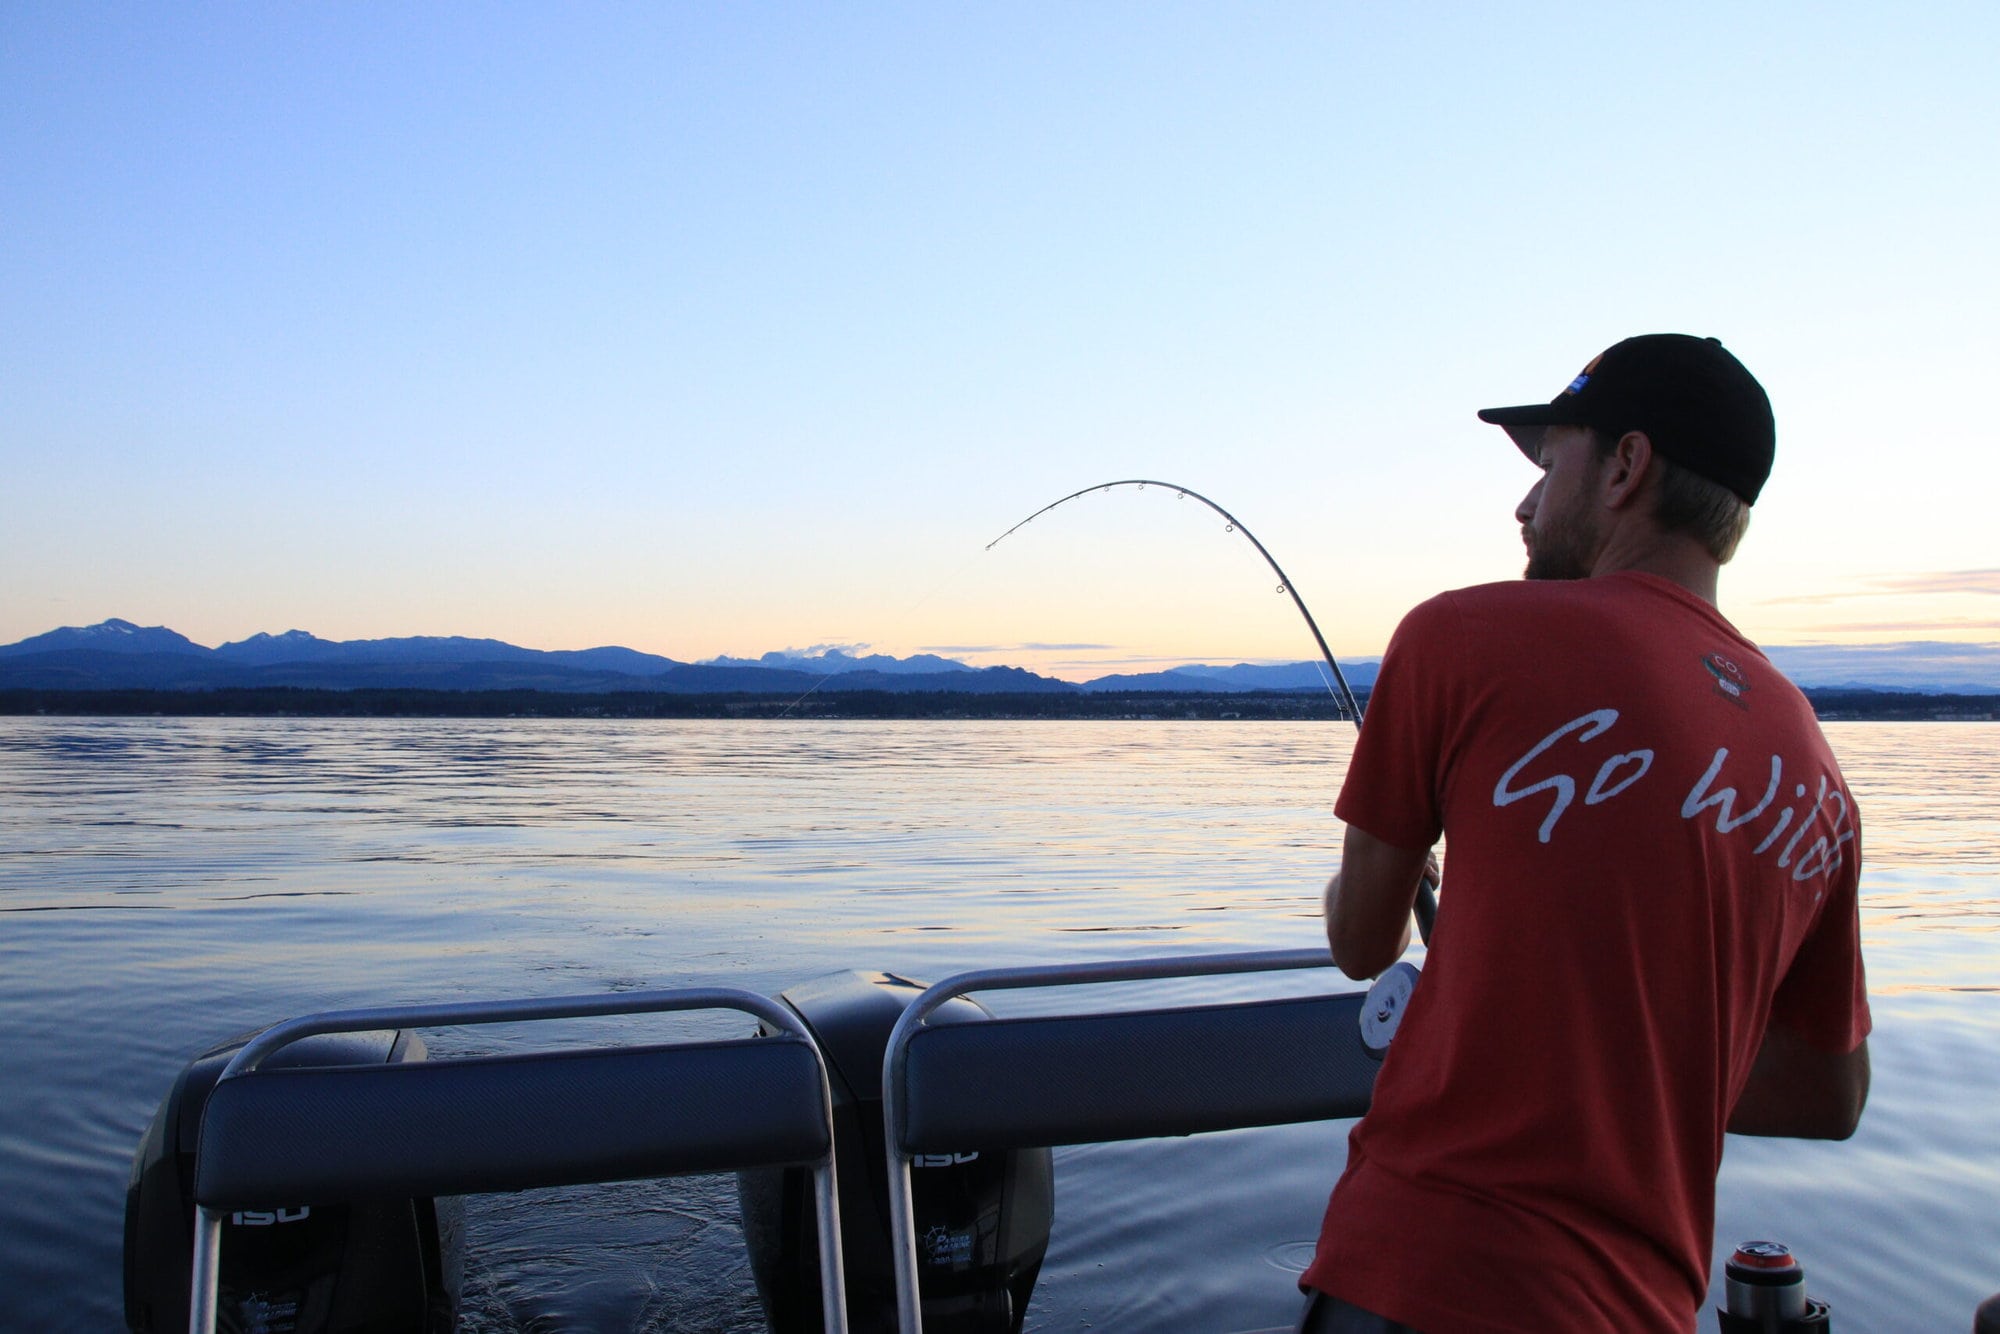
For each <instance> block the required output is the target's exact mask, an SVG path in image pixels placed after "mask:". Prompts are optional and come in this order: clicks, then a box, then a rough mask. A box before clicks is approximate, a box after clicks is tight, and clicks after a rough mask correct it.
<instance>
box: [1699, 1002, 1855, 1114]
mask: <svg viewBox="0 0 2000 1334" xmlns="http://www.w3.org/2000/svg"><path fill="white" fill-rule="evenodd" d="M1869 1080H1870V1070H1869V1064H1868V1044H1867V1042H1865V1041H1864V1042H1863V1043H1862V1044H1861V1045H1860V1046H1858V1047H1856V1048H1855V1049H1854V1050H1853V1051H1851V1052H1838V1053H1837V1052H1826V1051H1821V1050H1820V1049H1819V1048H1817V1047H1814V1046H1811V1045H1810V1044H1808V1043H1807V1042H1806V1041H1805V1040H1804V1039H1802V1038H1800V1037H1798V1036H1797V1035H1796V1034H1794V1033H1792V1032H1791V1031H1790V1030H1788V1029H1785V1028H1782V1027H1779V1026H1778V1025H1776V1024H1773V1025H1772V1026H1771V1027H1770V1029H1769V1030H1768V1031H1767V1032H1766V1033H1765V1034H1764V1044H1763V1046H1762V1047H1760V1048H1759V1049H1758V1051H1757V1063H1756V1065H1754V1066H1753V1067H1752V1068H1751V1070H1750V1078H1749V1081H1748V1082H1747V1083H1745V1084H1744V1086H1743V1093H1742V1095H1741V1096H1740V1097H1738V1098H1737V1100H1736V1107H1735V1109H1734V1110H1733V1111H1732V1112H1730V1114H1729V1127H1728V1128H1729V1133H1730V1134H1732V1135H1784V1136H1791V1137H1793V1138H1797V1139H1846V1138H1847V1137H1848V1136H1849V1135H1852V1134H1853V1133H1854V1128H1855V1127H1856V1126H1857V1125H1859V1124H1860V1122H1861V1109H1862V1108H1863V1107H1865V1106H1867V1105H1868V1084H1869Z"/></svg>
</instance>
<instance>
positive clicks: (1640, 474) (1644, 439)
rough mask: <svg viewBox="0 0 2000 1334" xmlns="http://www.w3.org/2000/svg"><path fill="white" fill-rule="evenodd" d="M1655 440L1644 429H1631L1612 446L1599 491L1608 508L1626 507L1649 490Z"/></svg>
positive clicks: (1602, 473)
mask: <svg viewBox="0 0 2000 1334" xmlns="http://www.w3.org/2000/svg"><path fill="white" fill-rule="evenodd" d="M1653 472H1654V468H1653V441H1652V437H1650V436H1648V435H1647V434H1646V433H1645V432H1644V431H1627V432H1626V433H1625V434H1624V435H1621V436H1619V437H1618V443H1616V444H1615V445H1613V446H1612V447H1611V454H1610V456H1609V457H1607V458H1606V459H1605V460H1604V465H1603V467H1602V468H1601V469H1600V470H1599V472H1598V487H1599V495H1600V496H1601V497H1602V499H1603V501H1604V504H1605V507H1606V508H1607V509H1614V510H1622V509H1626V508H1628V507H1630V506H1631V504H1632V503H1633V502H1634V501H1636V500H1637V499H1638V498H1639V497H1640V496H1641V495H1643V494H1645V490H1646V484H1647V479H1648V478H1649V477H1651V476H1652V474H1653Z"/></svg>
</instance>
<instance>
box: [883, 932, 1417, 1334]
mask: <svg viewBox="0 0 2000 1334" xmlns="http://www.w3.org/2000/svg"><path fill="white" fill-rule="evenodd" d="M1330 964H1331V960H1330V959H1329V958H1328V956H1327V952H1326V951H1325V950H1323V949H1313V950H1282V951H1269V952H1259V953H1246V954H1211V955H1194V956H1186V957H1181V958H1164V959H1158V958H1156V959H1140V960H1132V959H1125V960H1113V961H1105V962H1101V963H1079V964H1057V965H1048V966H1040V967H1024V968H997V969H985V970H981V971H976V972H969V973H960V974H958V975H957V976H954V977H949V978H946V979H945V980H944V981H942V982H939V983H938V984H937V985H935V986H933V987H931V988H929V989H928V990H926V991H925V992H923V993H922V994H921V995H920V996H918V997H917V998H916V1000H914V1001H912V1002H911V1004H910V1006H909V1008H908V1009H907V1010H905V1011H904V1013H903V1016H902V1018H901V1020H900V1021H899V1022H898V1023H897V1024H896V1027H895V1029H894V1031H893V1032H892V1033H891V1034H890V1037H889V1046H888V1049H887V1052H886V1053H885V1055H884V1058H883V1080H882V1098H883V1103H882V1107H883V1122H884V1135H885V1138H886V1140H887V1148H888V1154H889V1203H890V1231H891V1236H890V1251H891V1254H892V1256H893V1259H894V1263H895V1270H896V1275H895V1276H896V1305H897V1311H898V1320H899V1329H900V1331H901V1334H922V1330H923V1316H922V1305H921V1299H920V1294H919V1286H918V1277H917V1252H916V1227H915V1214H914V1211H913V1208H912V1197H911V1166H912V1163H913V1162H914V1160H915V1159H916V1158H917V1157H918V1156H919V1155H925V1154H955V1153H963V1152H981V1151H986V1150H998V1149H1010V1148H1027V1147H1054V1146H1057V1145H1063V1144H1091V1143H1108V1142H1111V1141H1116V1140H1131V1139H1150V1138H1154V1137H1156V1136H1165V1135H1191V1134H1199V1133H1202V1132H1205V1131H1212V1130H1227V1129H1236V1128H1241V1127H1248V1126H1266V1125H1284V1124H1290V1123H1293V1122H1301V1121H1319V1120H1331V1119H1336V1118H1343V1117H1356V1116H1360V1115H1361V1114H1362V1113H1363V1112H1365V1111H1367V1110H1368V1101H1369V1097H1370V1094H1371V1092H1372V1091H1373V1088H1374V1084H1375V1071H1376V1069H1377V1068H1378V1067H1377V1063H1376V1061H1375V1060H1374V1059H1373V1058H1371V1057H1370V1056H1369V1055H1368V1053H1367V1051H1366V1049H1365V1048H1364V1047H1363V1046H1362V1042H1361V1034H1360V1022H1359V1021H1360V1014H1361V1007H1362V1003H1363V1001H1364V999H1365V993H1363V992H1359V991H1343V992H1339V993H1333V994H1321V995H1312V996H1306V997H1297V998H1281V999H1275V1000H1254V1001H1234V1002H1226V1003H1219V1004H1207V1005H1191V1006H1180V1007H1175V1008H1168V1009H1142V1010H1119V1011H1110V1012H1105V1011H1089V1012H1082V1013H1063V1014H1054V1015H1031V1016H1023V1017H995V1018H991V1019H988V1020H986V1021H984V1022H980V1023H938V1024H935V1025H933V1024H930V1023H928V1022H927V1020H928V1019H929V1018H930V1016H931V1015H933V1014H934V1013H935V1012H936V1011H937V1010H938V1008H939V1007H940V1006H942V1005H944V1004H945V1002H947V1001H949V1000H951V999H953V998H954V997H958V996H965V995H968V994H971V993H975V992H993V991H1003V990H1022V989H1028V988H1047V987H1078V986H1092V985H1096V984H1100V983H1111V982H1137V981H1150V980H1156V979H1166V978H1192V977H1214V976H1225V975H1234V974H1246V973H1262V972H1273V971H1280V970H1291V969H1307V968H1322V967H1328V966H1330Z"/></svg>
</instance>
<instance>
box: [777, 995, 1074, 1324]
mask: <svg viewBox="0 0 2000 1334" xmlns="http://www.w3.org/2000/svg"><path fill="white" fill-rule="evenodd" d="M923 989H924V988H923V984H921V983H918V982H912V981H909V980H908V979H906V978H901V977H896V976H894V975H893V974H889V973H855V972H843V973H831V974H829V975H827V976H825V977H821V978H815V979H814V980H812V981H810V982H806V983H802V984H801V985H799V986H796V987H793V988H792V989H791V990H789V991H786V992H784V993H782V994H781V995H780V996H779V999H780V1000H782V1001H783V1002H785V1004H787V1005H789V1006H790V1007H791V1008H792V1009H793V1010H795V1011H796V1012H797V1013H798V1015H799V1017H800V1018H802V1019H804V1020H805V1021H806V1024H807V1026H808V1027H810V1028H811V1029H812V1032H813V1036H814V1038H815V1039H817V1041H818V1042H819V1045H820V1051H821V1052H822V1053H823V1054H824V1055H825V1057H826V1063H827V1074H828V1077H829V1081H830V1082H831V1084H832V1091H833V1130H834V1143H835V1145H836V1146H837V1147H836V1150H835V1152H836V1154H837V1158H836V1162H835V1167H836V1169H837V1170H838V1172H839V1175H840V1223H841V1234H842V1235H841V1248H842V1252H843V1256H844V1259H845V1268H846V1278H847V1312H848V1323H849V1326H850V1328H851V1329H852V1330H853V1331H854V1334H893V1331H894V1330H895V1329H896V1283H895V1270H894V1262H893V1260H892V1259H891V1256H890V1251H889V1174H888V1161H887V1150H886V1149H885V1147H884V1145H883V1139H882V1057H883V1054H884V1053H885V1052H886V1051H887V1050H888V1046H889V1032H890V1030H891V1029H893V1028H894V1027H895V1026H896V1021H897V1020H898V1019H900V1018H901V1017H902V1014H903V1011H904V1009H905V1008H907V1007H908V1005H909V1003H910V1002H911V1001H913V1000H915V999H916V998H917V996H918V994H919V993H921V992H922V991H923ZM987 1017H989V1016H988V1014H987V1012H986V1010H985V1009H984V1007H982V1006H980V1005H979V1004H978V1003H977V1002H975V1001H972V1000H968V999H965V998H963V997H961V998H959V999H956V1000H953V1001H951V1002H949V1003H948V1004H946V1005H945V1006H943V1007H942V1008H941V1009H939V1011H938V1012H937V1015H936V1016H935V1018H936V1020H937V1021H939V1022H951V1021H953V1020H960V1021H977V1020H980V1019H984V1018H987ZM910 1176H911V1198H912V1203H913V1204H914V1206H915V1212H916V1221H917V1229H916V1230H917V1269H918V1285H919V1288H920V1290H921V1292H922V1294H923V1315H924V1329H925V1331H926V1334H1018V1331H1019V1330H1020V1328H1021V1322H1022V1321H1023V1320H1024V1319H1026V1317H1027V1313H1028V1297H1029V1295H1030V1294H1031V1293H1032V1292H1033V1291H1034V1288H1035V1279H1036V1277H1037V1276H1038V1275H1039V1274H1040V1273H1041V1268H1042V1257H1043V1256H1044V1255H1045V1254H1046V1253H1047V1251H1048V1245H1049V1227H1050V1224H1051V1223H1052V1222H1053V1220H1054V1214H1055V1176H1054V1168H1053V1161H1052V1159H1051V1157H1050V1154H1049V1151H1048V1150H1047V1149H1018V1150H1009V1151H1006V1152H1001V1153H977V1152H974V1153H959V1154H939V1155H932V1156H929V1157H926V1158H919V1159H918V1160H917V1161H916V1163H915V1164H914V1165H913V1167H912V1170H911V1174H910ZM737 1186H738V1191H739V1194H740V1196H741V1198H742V1208H743V1237H744V1240H745V1242H747V1243H748V1245H749V1248H750V1269H751V1272H752V1273H753V1274H754V1275H755V1277H756V1280H757V1295H758V1296H759V1297H760V1298H761V1299H762V1300H763V1303H764V1312H765V1315H766V1317H767V1318H768V1319H769V1321H770V1324H771V1329H772V1330H773V1331H774V1334H818V1331H820V1329H821V1322H820V1301H819V1254H818V1246H819V1236H818V1222H817V1216H816V1214H815V1212H814V1209H813V1191H812V1174H811V1173H810V1172H809V1171H807V1170H806V1169H804V1168H768V1169H761V1170H758V1171H753V1172H742V1173H739V1174H738V1175H737Z"/></svg>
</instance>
